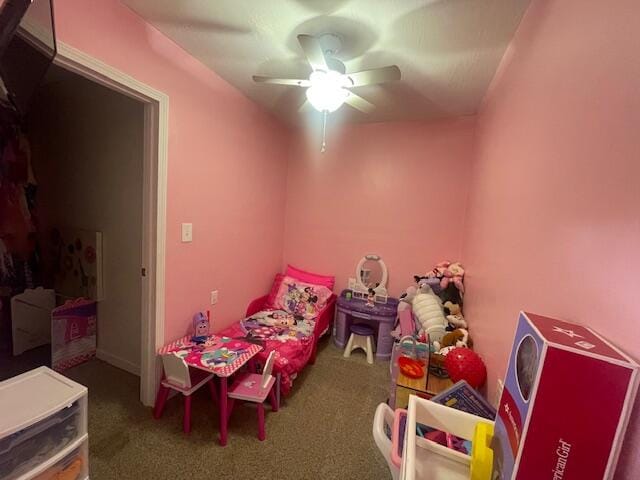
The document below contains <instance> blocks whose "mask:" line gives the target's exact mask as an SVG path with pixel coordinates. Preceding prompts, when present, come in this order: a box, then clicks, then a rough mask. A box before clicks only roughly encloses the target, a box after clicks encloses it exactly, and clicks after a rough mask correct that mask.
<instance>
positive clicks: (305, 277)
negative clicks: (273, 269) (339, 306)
mask: <svg viewBox="0 0 640 480" xmlns="http://www.w3.org/2000/svg"><path fill="white" fill-rule="evenodd" d="M284 274H285V275H287V276H288V277H292V278H295V279H296V280H301V281H303V282H307V283H310V284H312V285H324V286H325V287H327V288H328V289H329V290H333V287H334V285H335V284H336V277H334V276H332V275H318V274H317V273H311V272H305V271H304V270H300V269H299V268H296V267H292V266H291V265H287V270H286V271H285V272H284Z"/></svg>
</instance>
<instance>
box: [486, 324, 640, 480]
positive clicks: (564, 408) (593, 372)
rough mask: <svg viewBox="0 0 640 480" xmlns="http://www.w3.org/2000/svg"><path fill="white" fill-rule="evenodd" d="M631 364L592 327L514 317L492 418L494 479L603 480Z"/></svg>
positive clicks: (620, 424) (627, 403)
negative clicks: (514, 326)
mask: <svg viewBox="0 0 640 480" xmlns="http://www.w3.org/2000/svg"><path fill="white" fill-rule="evenodd" d="M637 387H638V365H637V364H636V363H635V362H634V361H633V360H632V359H631V358H629V357H628V356H627V355H625V354H624V353H623V352H621V351H620V350H619V349H617V348H616V347H614V346H613V345H611V344H610V343H609V342H607V341H606V340H605V339H604V338H602V337H601V336H600V335H598V334H597V333H595V332H594V331H593V330H591V329H589V328H587V327H584V326H582V325H577V324H574V323H569V322H564V321H561V320H555V319H553V318H548V317H543V316H540V315H534V314H531V313H524V312H521V313H520V318H519V320H518V326H517V329H516V335H515V339H514V342H513V347H512V349H511V354H510V356H509V366H508V368H507V374H506V376H505V386H504V390H503V392H502V396H501V397H500V404H499V409H498V415H497V417H496V425H495V437H494V441H493V445H492V447H493V449H494V478H499V479H503V480H511V479H518V480H543V479H549V480H587V479H608V478H612V477H613V475H614V473H615V467H616V463H617V461H618V455H619V453H620V447H621V445H622V441H623V439H624V433H625V431H626V428H627V423H628V421H629V415H630V413H631V409H632V407H633V402H634V399H635V397H636V391H637Z"/></svg>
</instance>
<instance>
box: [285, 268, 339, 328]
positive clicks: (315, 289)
mask: <svg viewBox="0 0 640 480" xmlns="http://www.w3.org/2000/svg"><path fill="white" fill-rule="evenodd" d="M329 297H331V290H329V289H328V288H327V287H325V286H324V285H314V284H311V283H306V282H301V281H300V280H298V279H295V278H292V277H287V276H285V277H284V278H283V279H282V283H281V284H280V288H279V290H278V295H277V298H276V301H275V308H278V309H281V310H285V311H287V312H289V313H291V314H293V315H296V316H299V317H303V318H306V319H312V318H315V317H316V316H317V315H318V312H319V311H321V310H322V309H323V308H324V307H325V305H326V304H327V300H329Z"/></svg>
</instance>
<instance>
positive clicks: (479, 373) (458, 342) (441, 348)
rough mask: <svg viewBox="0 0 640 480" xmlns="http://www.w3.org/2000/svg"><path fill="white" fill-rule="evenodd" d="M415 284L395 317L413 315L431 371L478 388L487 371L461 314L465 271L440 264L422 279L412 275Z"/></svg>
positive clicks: (451, 264) (458, 264) (456, 264)
mask: <svg viewBox="0 0 640 480" xmlns="http://www.w3.org/2000/svg"><path fill="white" fill-rule="evenodd" d="M414 280H415V282H416V285H412V286H410V287H409V288H407V290H406V292H405V293H404V294H402V295H401V297H400V304H399V305H398V316H399V318H400V317H401V316H402V312H403V311H405V310H410V311H412V317H413V320H414V321H415V327H416V331H417V332H416V334H417V338H418V340H419V341H422V342H426V341H427V340H428V341H429V342H430V348H431V355H430V371H431V372H432V373H433V374H435V375H438V376H442V377H447V376H450V377H451V378H452V380H453V381H458V380H462V379H464V380H466V381H467V382H469V384H470V385H471V386H473V387H475V388H478V387H480V386H481V385H482V384H483V383H484V381H485V379H486V368H485V366H484V363H483V362H482V360H481V359H480V357H478V355H477V354H475V352H472V351H471V350H470V349H471V348H472V347H473V341H472V339H471V337H470V335H469V330H468V325H467V322H466V320H465V319H464V316H463V314H462V303H463V296H464V268H463V267H462V265H461V264H460V263H459V262H453V263H452V262H448V261H445V262H440V263H438V264H437V265H436V266H435V267H434V268H433V269H432V270H431V271H429V272H427V273H426V274H425V275H415V276H414ZM400 329H401V327H400V325H398V328H397V329H396V331H394V336H399V335H401V332H400ZM405 333H406V332H405ZM463 349H466V351H463Z"/></svg>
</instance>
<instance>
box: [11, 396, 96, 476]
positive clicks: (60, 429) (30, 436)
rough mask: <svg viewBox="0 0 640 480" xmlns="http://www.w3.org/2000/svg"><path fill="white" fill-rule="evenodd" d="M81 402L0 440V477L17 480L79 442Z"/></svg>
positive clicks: (81, 422)
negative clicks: (16, 479) (75, 442)
mask: <svg viewBox="0 0 640 480" xmlns="http://www.w3.org/2000/svg"><path fill="white" fill-rule="evenodd" d="M82 425H83V416H82V410H81V408H80V401H76V402H74V403H72V404H71V405H70V406H68V407H66V408H63V409H62V410H60V411H58V412H56V413H54V414H53V415H51V416H49V417H47V418H45V419H44V420H41V421H39V422H37V423H34V424H33V425H30V426H28V427H26V428H24V429H22V430H20V431H18V432H15V433H13V434H11V435H9V436H8V437H5V438H3V439H1V440H0V478H2V479H7V480H11V479H15V478H18V477H20V476H22V475H24V474H25V473H28V472H29V471H31V470H33V469H34V468H36V467H37V466H38V465H41V464H43V463H45V462H47V460H49V459H50V458H52V457H54V456H55V455H56V454H57V453H59V452H61V451H62V450H63V449H64V448H65V447H67V446H69V445H71V444H72V443H73V442H74V441H76V440H77V439H78V438H79V437H80V436H81V435H82V434H83V433H84V432H83V426H82Z"/></svg>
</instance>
